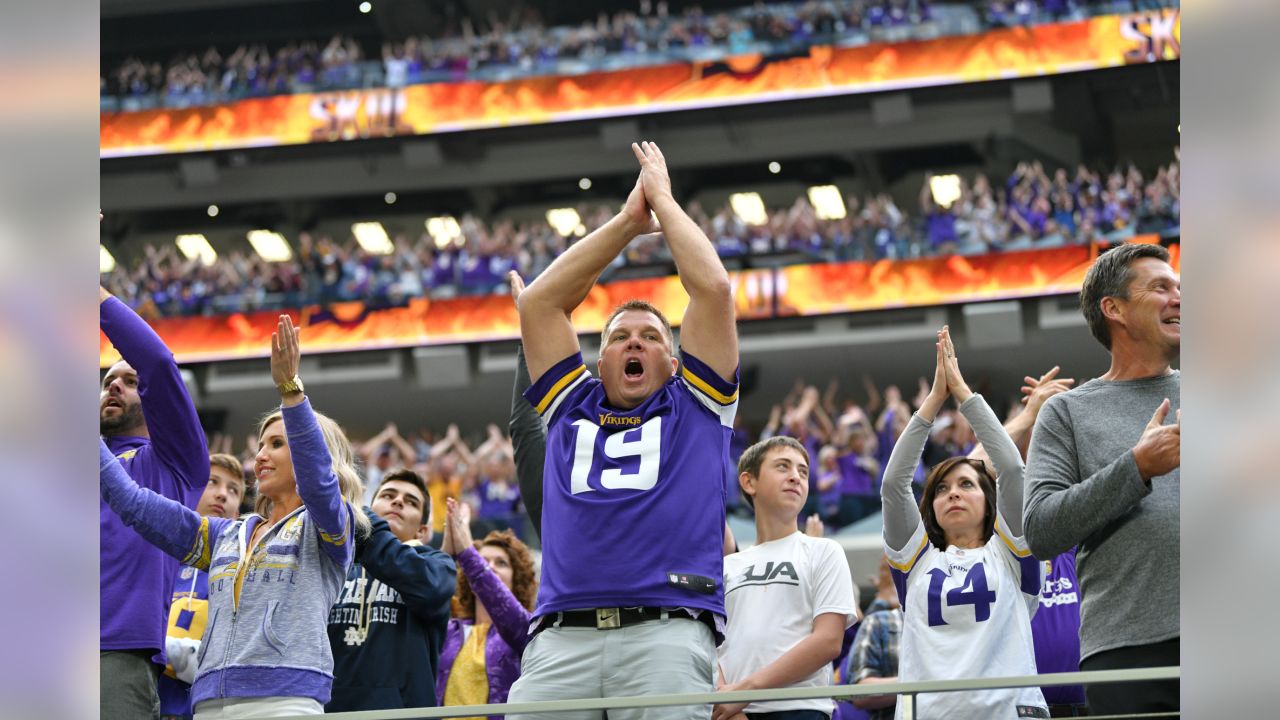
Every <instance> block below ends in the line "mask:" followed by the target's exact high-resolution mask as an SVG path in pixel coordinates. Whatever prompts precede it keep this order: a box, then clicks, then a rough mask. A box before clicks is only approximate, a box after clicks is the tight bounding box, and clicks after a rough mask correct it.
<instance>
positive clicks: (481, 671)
mask: <svg viewBox="0 0 1280 720" xmlns="http://www.w3.org/2000/svg"><path fill="white" fill-rule="evenodd" d="M488 635H489V625H488V624H487V623H486V624H482V625H474V626H472V628H471V633H470V634H469V635H467V639H466V641H464V642H463V643H462V647H460V648H458V656H457V657H456V658H454V659H453V669H452V670H450V671H449V682H448V683H446V684H445V688H444V704H445V705H485V704H487V703H488V702H489V675H488V674H487V673H486V672H485V664H484V647H485V638H486V637H488ZM461 720H485V718H482V717H478V718H462V719H461Z"/></svg>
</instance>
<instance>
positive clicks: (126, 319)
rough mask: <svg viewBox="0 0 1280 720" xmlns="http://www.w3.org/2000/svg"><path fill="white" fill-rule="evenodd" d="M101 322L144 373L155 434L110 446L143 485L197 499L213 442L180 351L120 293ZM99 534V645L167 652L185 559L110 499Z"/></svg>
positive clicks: (105, 306)
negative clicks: (155, 541) (177, 357)
mask: <svg viewBox="0 0 1280 720" xmlns="http://www.w3.org/2000/svg"><path fill="white" fill-rule="evenodd" d="M99 324H100V326H101V328H102V332H103V333H104V334H106V336H107V339H109V340H110V341H111V344H112V345H114V346H115V348H116V350H118V351H119V352H120V355H121V356H122V357H123V358H124V359H125V360H126V361H127V362H128V363H129V365H131V366H132V367H133V369H134V370H136V371H137V373H138V394H139V396H140V397H141V401H142V415H143V417H144V418H145V419H146V422H147V429H148V431H149V432H150V434H151V437H150V438H149V439H148V438H145V437H125V436H114V437H109V438H106V444H107V449H108V450H110V452H111V454H113V455H115V456H116V457H117V458H118V459H119V461H120V465H121V466H122V467H123V468H124V470H125V472H127V473H128V474H129V477H131V478H133V480H134V481H135V482H136V483H138V485H141V486H142V487H145V488H148V489H150V490H152V491H154V492H156V493H159V494H160V495H163V496H165V497H167V498H170V499H172V500H177V501H178V502H181V503H185V504H186V505H187V506H188V507H195V506H196V503H198V502H199V500H200V494H201V493H202V492H203V491H204V486H205V484H206V483H207V482H208V480H209V450H208V446H207V445H206V443H205V437H204V431H203V430H201V429H200V418H199V416H197V415H196V408H195V406H194V405H192V403H191V398H190V397H188V396H187V389H186V386H185V385H183V383H182V376H181V375H180V374H179V372H178V365H177V363H175V362H174V360H173V354H172V353H170V352H169V349H168V348H167V347H165V345H164V342H162V341H161V340H160V336H159V335H156V333H155V331H154V330H152V329H151V327H150V326H149V325H147V323H146V322H145V321H144V320H143V319H142V318H140V317H138V316H137V315H136V314H135V313H134V312H133V311H132V310H130V309H129V307H128V306H127V305H125V304H124V303H123V302H121V301H120V300H118V299H116V298H108V299H107V300H106V301H104V302H103V303H102V304H101V305H100V306H99ZM98 538H99V555H98V558H99V566H98V570H99V581H98V603H99V605H98V613H99V614H98V618H99V629H100V633H99V649H101V650H149V651H155V652H158V653H161V655H163V649H164V636H165V625H166V623H167V621H168V618H169V598H170V592H171V591H172V589H173V579H174V577H176V576H177V574H178V561H177V560H174V559H173V558H171V557H169V556H168V555H166V554H165V553H164V552H163V551H162V550H160V549H159V548H157V547H155V546H154V545H152V544H151V543H149V542H147V541H146V540H144V539H143V538H142V536H140V535H138V533H136V532H135V531H134V530H133V529H131V528H129V527H126V526H125V524H124V523H123V522H122V521H121V520H120V517H119V516H118V515H116V514H115V513H114V512H113V511H112V510H111V508H109V507H107V502H106V501H105V500H99V506H98Z"/></svg>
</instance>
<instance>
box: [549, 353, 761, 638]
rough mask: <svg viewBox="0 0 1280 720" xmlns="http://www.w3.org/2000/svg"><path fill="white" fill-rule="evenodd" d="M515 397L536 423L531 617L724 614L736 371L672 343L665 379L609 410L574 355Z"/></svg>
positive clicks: (600, 386) (598, 386)
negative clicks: (676, 368)
mask: <svg viewBox="0 0 1280 720" xmlns="http://www.w3.org/2000/svg"><path fill="white" fill-rule="evenodd" d="M524 396H525V398H526V399H528V400H529V402H530V403H532V404H533V406H534V407H535V408H536V409H537V411H538V413H539V414H540V415H541V416H542V419H543V422H544V423H546V425H547V459H546V466H545V468H544V471H543V479H542V482H543V497H544V500H543V503H544V504H543V507H542V547H543V555H542V584H541V586H540V587H539V588H538V606H537V608H536V610H535V611H534V615H536V616H541V615H546V614H548V613H554V612H560V611H562V610H576V609H587V608H597V607H632V606H666V607H686V608H696V609H701V610H709V611H711V612H713V613H717V614H719V615H723V614H724V588H723V585H722V582H721V581H722V576H723V572H724V571H723V555H724V522H725V482H724V477H725V473H726V472H728V469H727V468H728V467H729V464H730V460H729V442H730V438H731V433H732V428H733V418H734V414H735V413H736V412H737V409H738V386H737V373H736V372H735V374H734V382H726V381H725V380H723V379H722V378H720V377H719V376H718V375H717V374H716V373H715V371H713V370H712V369H711V368H709V367H707V366H706V365H705V364H703V363H702V362H701V361H699V360H698V359H697V358H695V357H693V356H692V355H690V354H688V353H683V362H682V364H681V367H680V372H679V373H678V374H677V375H676V376H675V377H673V378H672V379H671V380H669V381H668V382H667V384H666V385H664V386H663V387H662V388H660V389H659V390H658V391H657V392H655V393H654V394H653V395H651V396H650V397H649V398H648V399H647V400H645V401H644V402H643V403H642V404H640V405H639V406H638V407H636V408H634V409H632V410H629V411H620V410H618V409H616V408H614V407H612V406H611V405H609V402H608V400H607V399H606V398H605V392H604V386H603V384H602V383H601V382H600V380H598V379H596V378H594V377H592V376H591V373H589V372H587V367H586V365H585V364H584V363H583V361H582V354H581V353H575V354H574V355H572V356H571V357H568V358H565V359H564V360H562V361H560V362H559V363H557V364H556V365H555V366H554V367H552V368H551V369H550V370H548V371H547V372H546V373H544V374H543V375H542V377H541V378H539V379H538V382H536V383H534V384H533V386H532V387H530V388H529V389H528V390H526V391H525V393H524Z"/></svg>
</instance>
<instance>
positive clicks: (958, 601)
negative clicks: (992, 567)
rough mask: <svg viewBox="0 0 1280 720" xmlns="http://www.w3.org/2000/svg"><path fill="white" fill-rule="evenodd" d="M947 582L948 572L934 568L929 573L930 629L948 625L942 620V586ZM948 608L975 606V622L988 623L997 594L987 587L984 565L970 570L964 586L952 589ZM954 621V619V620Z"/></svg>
mask: <svg viewBox="0 0 1280 720" xmlns="http://www.w3.org/2000/svg"><path fill="white" fill-rule="evenodd" d="M946 580H947V571H946V570H942V569H939V568H934V569H932V570H930V571H929V627H937V626H939V625H947V624H948V623H947V621H946V620H944V619H943V618H942V600H943V595H942V584H943V583H944V582H946ZM946 601H947V607H952V608H954V607H960V606H962V605H972V606H973V620H974V622H986V621H987V620H989V619H991V606H992V605H993V604H994V603H995V601H996V593H995V591H994V590H991V589H990V588H988V587H987V571H986V568H984V567H983V565H982V563H976V564H974V566H973V567H971V568H969V572H968V574H966V575H965V576H964V584H963V585H961V586H960V587H958V588H952V589H951V590H949V591H947V594H946ZM953 619H954V618H953Z"/></svg>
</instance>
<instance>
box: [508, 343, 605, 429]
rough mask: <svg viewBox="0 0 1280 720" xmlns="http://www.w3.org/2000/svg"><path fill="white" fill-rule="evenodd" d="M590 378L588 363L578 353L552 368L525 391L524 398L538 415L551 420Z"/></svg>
mask: <svg viewBox="0 0 1280 720" xmlns="http://www.w3.org/2000/svg"><path fill="white" fill-rule="evenodd" d="M589 377H591V373H589V372H587V366H586V363H584V362H583V361H582V353H580V352H576V353H574V354H573V355H570V356H569V357H567V358H565V359H563V360H561V361H560V362H558V363H556V364H555V365H553V366H551V369H549V370H547V371H546V372H545V373H543V374H542V377H540V378H538V381H537V382H535V383H533V385H531V386H530V387H529V388H528V389H526V390H525V391H524V397H525V399H526V400H528V401H529V404H531V405H533V408H534V410H536V411H537V412H538V415H540V416H541V417H542V418H543V419H544V420H550V419H551V417H553V416H554V415H555V413H556V410H557V409H558V408H559V407H560V404H561V402H562V401H563V400H564V399H565V398H566V397H568V395H569V394H570V392H572V391H573V389H574V388H575V387H577V386H578V385H579V384H580V383H582V382H583V381H584V380H586V379H587V378H589Z"/></svg>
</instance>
